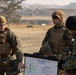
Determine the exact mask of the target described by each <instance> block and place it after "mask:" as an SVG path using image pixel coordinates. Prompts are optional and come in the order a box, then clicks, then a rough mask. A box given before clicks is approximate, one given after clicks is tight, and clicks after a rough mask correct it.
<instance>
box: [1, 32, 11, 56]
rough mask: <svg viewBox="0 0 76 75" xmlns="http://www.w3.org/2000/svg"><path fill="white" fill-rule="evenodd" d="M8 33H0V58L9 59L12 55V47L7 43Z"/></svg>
mask: <svg viewBox="0 0 76 75" xmlns="http://www.w3.org/2000/svg"><path fill="white" fill-rule="evenodd" d="M7 37H8V36H7V32H4V33H0V57H1V56H2V57H3V56H6V57H8V56H9V55H10V54H11V51H12V50H11V46H10V43H9V42H8V41H7Z"/></svg>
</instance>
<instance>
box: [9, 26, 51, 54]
mask: <svg viewBox="0 0 76 75" xmlns="http://www.w3.org/2000/svg"><path fill="white" fill-rule="evenodd" d="M50 27H51V26H49V25H48V26H39V25H37V26H33V28H27V26H26V25H20V26H19V25H16V26H13V25H12V26H11V27H10V29H11V30H12V31H13V32H14V33H15V34H16V35H17V36H18V38H19V39H20V41H21V44H22V47H23V52H26V53H33V52H38V51H39V49H40V46H41V43H42V40H43V38H44V36H45V33H46V31H47V30H48V29H49V28H50Z"/></svg>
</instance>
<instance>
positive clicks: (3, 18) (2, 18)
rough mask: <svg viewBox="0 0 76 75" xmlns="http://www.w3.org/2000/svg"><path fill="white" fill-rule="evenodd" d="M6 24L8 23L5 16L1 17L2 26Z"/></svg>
mask: <svg viewBox="0 0 76 75" xmlns="http://www.w3.org/2000/svg"><path fill="white" fill-rule="evenodd" d="M4 23H7V21H6V19H5V17H4V16H0V25H3V24H4Z"/></svg>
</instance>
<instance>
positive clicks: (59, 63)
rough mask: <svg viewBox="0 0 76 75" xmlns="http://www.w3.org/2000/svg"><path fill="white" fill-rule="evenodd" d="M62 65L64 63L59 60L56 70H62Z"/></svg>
mask: <svg viewBox="0 0 76 75" xmlns="http://www.w3.org/2000/svg"><path fill="white" fill-rule="evenodd" d="M64 63H65V61H64V60H59V62H58V68H59V69H62V70H63V68H62V64H64Z"/></svg>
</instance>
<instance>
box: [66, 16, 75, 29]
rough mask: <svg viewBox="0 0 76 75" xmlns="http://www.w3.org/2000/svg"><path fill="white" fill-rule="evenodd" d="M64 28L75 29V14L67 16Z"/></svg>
mask: <svg viewBox="0 0 76 75" xmlns="http://www.w3.org/2000/svg"><path fill="white" fill-rule="evenodd" d="M66 28H68V29H69V30H76V16H69V17H68V18H67V20H66Z"/></svg>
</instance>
